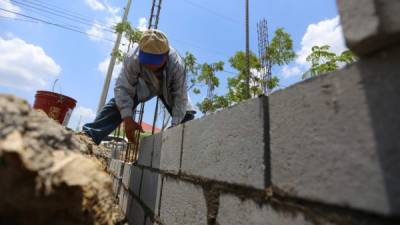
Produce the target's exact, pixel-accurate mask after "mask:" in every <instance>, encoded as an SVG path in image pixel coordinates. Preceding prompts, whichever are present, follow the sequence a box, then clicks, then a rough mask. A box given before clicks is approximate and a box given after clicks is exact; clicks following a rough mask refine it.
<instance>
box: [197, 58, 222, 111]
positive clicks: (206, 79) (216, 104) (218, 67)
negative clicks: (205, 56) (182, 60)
mask: <svg viewBox="0 0 400 225" xmlns="http://www.w3.org/2000/svg"><path fill="white" fill-rule="evenodd" d="M199 68H200V71H201V72H200V74H199V75H198V78H197V82H199V83H200V84H204V85H205V86H206V87H207V97H206V98H205V99H204V100H203V101H202V102H201V103H199V104H197V106H198V107H199V109H200V111H201V112H203V113H206V112H214V111H215V110H217V109H218V108H221V107H222V106H220V105H223V104H224V101H223V100H221V97H220V96H217V95H214V91H215V88H216V87H218V86H219V79H218V77H217V76H216V72H218V71H222V70H224V62H222V61H219V62H216V63H212V64H208V63H203V64H202V65H200V66H199Z"/></svg>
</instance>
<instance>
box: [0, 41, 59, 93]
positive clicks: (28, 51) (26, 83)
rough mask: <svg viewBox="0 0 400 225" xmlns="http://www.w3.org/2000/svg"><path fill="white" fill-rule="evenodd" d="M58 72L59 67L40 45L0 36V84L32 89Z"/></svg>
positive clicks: (41, 86)
mask: <svg viewBox="0 0 400 225" xmlns="http://www.w3.org/2000/svg"><path fill="white" fill-rule="evenodd" d="M60 72H61V67H60V66H59V65H57V63H56V62H55V61H54V60H53V59H52V58H51V57H50V56H48V55H47V54H46V53H45V51H44V50H43V49H42V48H41V47H40V46H36V45H33V44H29V43H26V42H25V41H24V40H22V39H19V38H16V37H14V38H10V39H4V38H2V37H0V75H1V76H0V85H3V86H7V87H12V88H17V89H20V90H26V91H29V90H34V89H37V88H43V87H45V86H46V84H47V83H48V82H49V81H51V80H54V79H55V77H57V76H58V75H59V74H60Z"/></svg>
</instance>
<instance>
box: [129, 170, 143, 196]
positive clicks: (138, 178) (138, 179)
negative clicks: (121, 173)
mask: <svg viewBox="0 0 400 225" xmlns="http://www.w3.org/2000/svg"><path fill="white" fill-rule="evenodd" d="M141 185H142V169H141V168H139V167H137V166H135V165H132V166H131V178H130V181H129V189H130V190H131V191H132V192H133V193H134V194H135V195H136V196H137V197H139V196H140V186H141Z"/></svg>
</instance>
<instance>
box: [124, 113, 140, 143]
mask: <svg viewBox="0 0 400 225" xmlns="http://www.w3.org/2000/svg"><path fill="white" fill-rule="evenodd" d="M124 126H125V134H126V137H127V138H128V141H129V142H133V143H135V142H136V140H135V131H136V130H139V132H142V133H144V131H143V128H142V127H141V126H140V125H139V124H137V123H136V122H135V121H134V120H133V119H132V118H130V117H127V118H124Z"/></svg>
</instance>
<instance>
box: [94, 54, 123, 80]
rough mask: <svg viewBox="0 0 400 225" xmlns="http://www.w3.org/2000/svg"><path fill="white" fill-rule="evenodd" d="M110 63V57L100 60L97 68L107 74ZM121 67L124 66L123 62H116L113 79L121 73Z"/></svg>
mask: <svg viewBox="0 0 400 225" xmlns="http://www.w3.org/2000/svg"><path fill="white" fill-rule="evenodd" d="M109 64H110V57H107V58H105V59H104V60H103V61H102V62H100V63H99V65H98V66H97V69H98V70H99V71H100V72H101V74H102V75H104V76H105V75H106V74H107V70H108V65H109ZM121 68H122V64H121V63H117V64H115V66H114V71H113V75H112V78H113V79H115V78H117V77H118V74H119V71H120V70H121Z"/></svg>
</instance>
